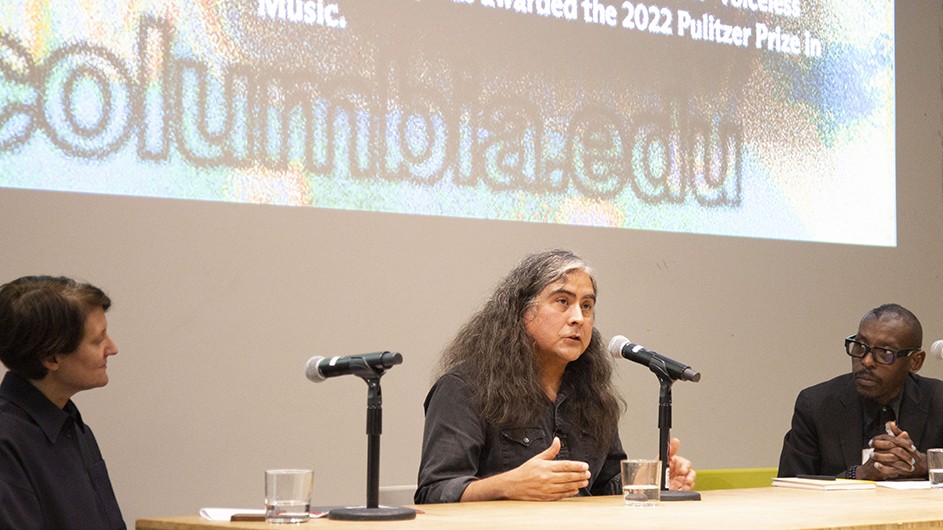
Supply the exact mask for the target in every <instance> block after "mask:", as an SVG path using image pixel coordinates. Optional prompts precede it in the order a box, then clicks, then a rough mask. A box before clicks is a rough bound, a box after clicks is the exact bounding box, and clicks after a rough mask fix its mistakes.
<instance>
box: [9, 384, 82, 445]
mask: <svg viewBox="0 0 943 530" xmlns="http://www.w3.org/2000/svg"><path fill="white" fill-rule="evenodd" d="M0 398H2V399H5V400H7V401H9V402H10V403H13V404H14V405H16V406H17V407H19V408H20V409H22V410H23V411H24V412H25V413H26V414H27V415H29V417H30V418H32V420H33V421H34V422H36V425H39V428H40V429H42V431H43V433H44V434H45V435H46V438H48V439H49V441H50V442H51V443H55V442H56V438H58V436H59V433H60V432H62V427H63V426H64V425H65V423H66V421H68V420H72V421H74V422H75V425H76V427H78V428H79V429H80V430H82V431H83V432H84V431H85V424H84V423H83V422H82V415H81V414H80V413H79V409H78V408H77V407H76V406H75V403H72V400H71V399H70V400H69V401H67V402H66V404H65V407H64V408H62V409H60V408H59V407H57V406H55V405H54V404H53V403H52V401H49V399H48V398H47V397H46V396H45V395H44V394H43V393H42V392H40V391H39V389H38V388H36V387H35V386H33V385H31V384H30V382H29V381H27V380H26V378H24V377H23V376H20V375H18V374H15V373H13V372H7V373H6V375H4V376H3V382H2V383H0Z"/></svg>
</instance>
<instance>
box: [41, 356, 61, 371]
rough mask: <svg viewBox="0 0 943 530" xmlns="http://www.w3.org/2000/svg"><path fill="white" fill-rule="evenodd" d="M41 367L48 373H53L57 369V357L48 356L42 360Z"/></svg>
mask: <svg viewBox="0 0 943 530" xmlns="http://www.w3.org/2000/svg"><path fill="white" fill-rule="evenodd" d="M43 366H45V367H46V370H49V371H50V372H55V371H56V370H58V369H59V357H58V356H56V355H50V356H48V357H45V358H43Z"/></svg>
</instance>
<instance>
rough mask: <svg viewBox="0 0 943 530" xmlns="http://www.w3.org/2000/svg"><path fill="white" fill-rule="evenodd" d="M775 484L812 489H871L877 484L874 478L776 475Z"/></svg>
mask: <svg viewBox="0 0 943 530" xmlns="http://www.w3.org/2000/svg"><path fill="white" fill-rule="evenodd" d="M773 486H782V487H785V488H803V489H810V490H870V489H874V488H875V487H876V486H875V484H874V481H872V480H857V479H850V478H836V479H816V478H799V477H776V478H774V479H773Z"/></svg>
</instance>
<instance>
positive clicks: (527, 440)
mask: <svg viewBox="0 0 943 530" xmlns="http://www.w3.org/2000/svg"><path fill="white" fill-rule="evenodd" d="M524 443H525V444H529V443H530V438H528V437H526V436H525V437H524Z"/></svg>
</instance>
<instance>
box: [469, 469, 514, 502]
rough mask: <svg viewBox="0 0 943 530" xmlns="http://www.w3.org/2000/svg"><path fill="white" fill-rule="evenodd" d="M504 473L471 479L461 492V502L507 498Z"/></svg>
mask: <svg viewBox="0 0 943 530" xmlns="http://www.w3.org/2000/svg"><path fill="white" fill-rule="evenodd" d="M504 475H505V474H504V473H501V474H500V475H493V476H490V477H488V478H483V479H479V480H473V481H472V482H469V483H468V486H467V487H466V488H465V491H464V492H463V493H462V498H461V502H476V501H497V500H502V499H506V498H507V493H506V489H507V487H506V486H507V485H506V482H505V480H504Z"/></svg>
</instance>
